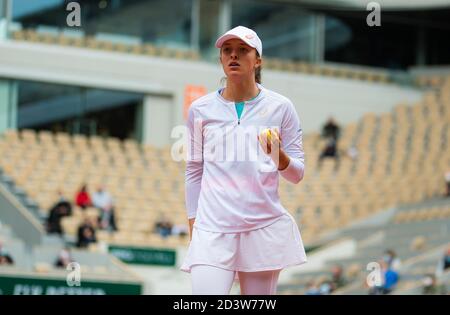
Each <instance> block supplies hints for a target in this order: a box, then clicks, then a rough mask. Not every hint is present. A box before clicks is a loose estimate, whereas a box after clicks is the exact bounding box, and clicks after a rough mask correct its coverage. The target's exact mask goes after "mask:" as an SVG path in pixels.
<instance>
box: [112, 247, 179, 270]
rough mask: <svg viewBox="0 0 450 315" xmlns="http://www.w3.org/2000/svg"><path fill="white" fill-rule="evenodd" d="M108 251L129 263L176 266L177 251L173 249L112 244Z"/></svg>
mask: <svg viewBox="0 0 450 315" xmlns="http://www.w3.org/2000/svg"><path fill="white" fill-rule="evenodd" d="M108 251H109V253H110V254H112V255H114V256H115V257H117V258H118V259H120V260H121V261H123V262H125V263H127V264H137V265H158V266H175V262H176V251H175V250H171V249H155V248H150V247H130V246H116V245H110V246H109V248H108Z"/></svg>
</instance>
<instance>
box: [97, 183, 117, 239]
mask: <svg viewBox="0 0 450 315" xmlns="http://www.w3.org/2000/svg"><path fill="white" fill-rule="evenodd" d="M92 204H93V205H94V207H96V208H98V209H99V210H100V218H99V225H100V228H101V229H104V230H109V231H117V225H116V218H115V211H114V203H113V199H112V197H111V195H110V194H109V193H108V192H107V191H106V190H105V189H104V187H102V186H100V187H99V189H98V190H97V191H96V192H95V193H94V195H93V197H92Z"/></svg>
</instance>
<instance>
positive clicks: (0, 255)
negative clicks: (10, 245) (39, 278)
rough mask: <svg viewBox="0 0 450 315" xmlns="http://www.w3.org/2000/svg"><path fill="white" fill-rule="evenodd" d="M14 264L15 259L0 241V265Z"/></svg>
mask: <svg viewBox="0 0 450 315" xmlns="http://www.w3.org/2000/svg"><path fill="white" fill-rule="evenodd" d="M6 265H14V260H13V259H12V257H11V255H10V254H9V253H8V252H7V250H6V249H5V248H4V246H3V243H2V241H0V266H6Z"/></svg>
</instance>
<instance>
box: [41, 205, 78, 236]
mask: <svg viewBox="0 0 450 315" xmlns="http://www.w3.org/2000/svg"><path fill="white" fill-rule="evenodd" d="M71 213H72V205H71V204H70V203H69V202H68V201H67V200H66V199H65V198H60V199H59V200H58V202H56V204H55V205H54V206H53V207H52V208H51V209H50V211H49V215H48V217H47V222H46V229H47V233H49V234H59V235H60V236H63V234H64V230H63V227H62V226H61V219H62V218H63V217H65V216H70V215H71Z"/></svg>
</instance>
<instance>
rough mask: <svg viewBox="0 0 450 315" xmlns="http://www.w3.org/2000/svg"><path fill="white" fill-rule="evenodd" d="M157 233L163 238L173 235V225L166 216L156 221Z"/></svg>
mask: <svg viewBox="0 0 450 315" xmlns="http://www.w3.org/2000/svg"><path fill="white" fill-rule="evenodd" d="M155 227H156V232H157V233H159V235H161V236H162V237H163V238H166V237H168V236H169V235H171V233H172V227H173V224H172V222H170V221H169V220H168V219H166V218H165V217H164V215H163V216H162V217H161V218H160V219H159V220H158V221H156V225H155Z"/></svg>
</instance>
